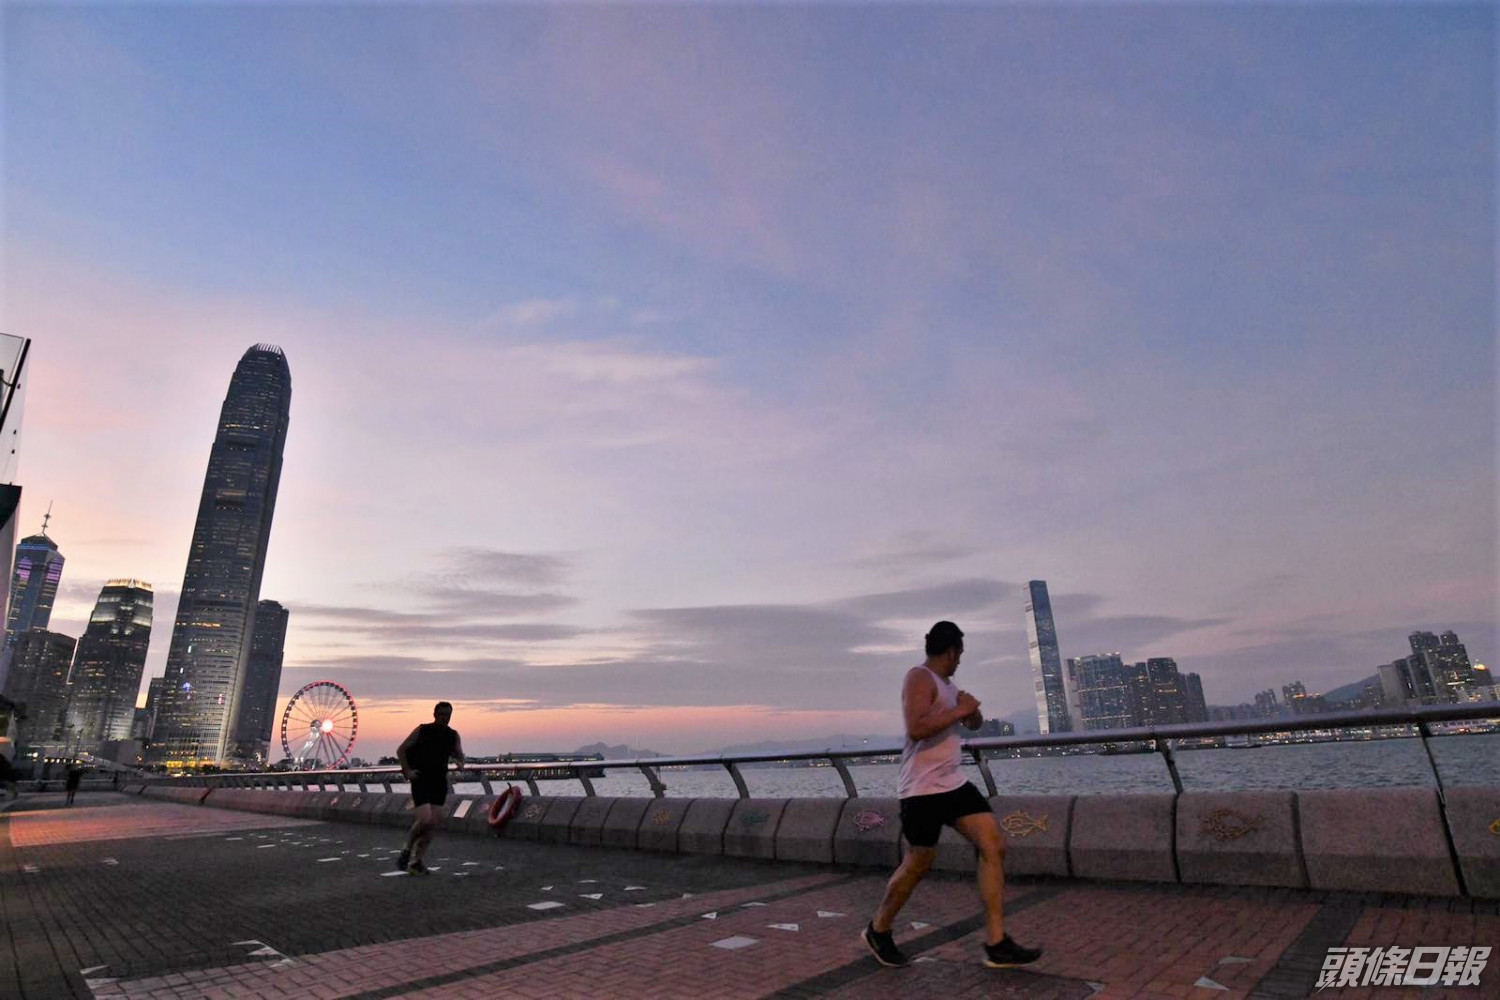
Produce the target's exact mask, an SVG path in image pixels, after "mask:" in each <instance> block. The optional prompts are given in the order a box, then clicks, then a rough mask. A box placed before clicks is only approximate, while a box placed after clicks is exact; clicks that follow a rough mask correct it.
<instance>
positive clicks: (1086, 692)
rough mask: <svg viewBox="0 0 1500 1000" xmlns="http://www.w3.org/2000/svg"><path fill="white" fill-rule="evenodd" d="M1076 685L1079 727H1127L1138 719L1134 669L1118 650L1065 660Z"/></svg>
mask: <svg viewBox="0 0 1500 1000" xmlns="http://www.w3.org/2000/svg"><path fill="white" fill-rule="evenodd" d="M1068 671H1069V673H1070V674H1071V675H1072V677H1073V683H1074V684H1075V685H1076V689H1075V690H1076V692H1077V699H1078V702H1077V704H1078V726H1079V728H1080V729H1129V728H1130V727H1132V726H1135V725H1138V720H1139V719H1140V713H1141V707H1140V694H1139V690H1138V685H1137V684H1136V679H1135V671H1134V670H1133V669H1132V668H1130V667H1127V666H1125V661H1124V660H1122V659H1120V654H1119V653H1101V654H1099V655H1097V656H1078V657H1072V658H1070V659H1069V660H1068Z"/></svg>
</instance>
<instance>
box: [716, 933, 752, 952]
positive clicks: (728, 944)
mask: <svg viewBox="0 0 1500 1000" xmlns="http://www.w3.org/2000/svg"><path fill="white" fill-rule="evenodd" d="M752 944H755V938H749V937H740V936H738V935H736V936H735V937H727V938H724V939H723V940H722V941H715V942H714V944H713V946H714V947H715V948H723V949H724V950H725V951H734V950H735V949H737V948H748V947H750V946H751V945H752Z"/></svg>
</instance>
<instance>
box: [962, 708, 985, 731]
mask: <svg viewBox="0 0 1500 1000" xmlns="http://www.w3.org/2000/svg"><path fill="white" fill-rule="evenodd" d="M963 724H964V728H965V729H967V730H969V731H970V732H972V731H974V730H976V729H978V728H979V727H980V726H982V725H984V713H983V712H981V711H980V710H979V709H977V708H976V709H974V711H972V712H970V713H969V714H968V715H966V716H964V717H963Z"/></svg>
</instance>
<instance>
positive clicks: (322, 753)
mask: <svg viewBox="0 0 1500 1000" xmlns="http://www.w3.org/2000/svg"><path fill="white" fill-rule="evenodd" d="M358 729H359V709H358V708H357V707H355V704H354V698H353V697H351V696H350V694H349V692H348V691H347V690H346V689H345V688H344V686H343V685H342V684H335V683H334V682H333V681H313V682H312V683H311V684H309V685H307V686H306V687H304V688H303V689H302V690H300V691H298V692H297V693H296V694H294V695H292V700H291V701H289V702H287V704H286V710H285V711H284V712H282V713H281V749H282V750H283V751H285V752H286V755H287V756H288V757H290V758H291V759H292V760H293V761H295V762H296V764H297V766H298V767H307V766H311V767H337V766H338V765H339V764H343V763H345V762H346V761H348V759H349V750H350V749H351V748H352V747H353V746H354V734H355V732H356V731H358Z"/></svg>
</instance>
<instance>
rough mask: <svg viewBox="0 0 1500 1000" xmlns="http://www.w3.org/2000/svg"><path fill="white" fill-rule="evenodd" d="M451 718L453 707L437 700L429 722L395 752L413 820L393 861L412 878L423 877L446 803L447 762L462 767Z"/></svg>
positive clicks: (455, 731)
mask: <svg viewBox="0 0 1500 1000" xmlns="http://www.w3.org/2000/svg"><path fill="white" fill-rule="evenodd" d="M452 718H453V706H452V705H450V704H448V702H446V701H440V702H438V703H437V704H436V705H434V706H433V708H432V721H431V722H424V723H422V724H421V725H420V726H418V727H417V728H416V729H413V730H412V731H411V735H410V736H408V737H407V738H406V740H405V742H403V743H402V744H401V746H399V747H398V748H397V749H396V760H398V761H399V762H400V763H401V776H402V777H403V778H405V779H406V780H407V781H409V782H411V802H412V808H413V810H414V811H415V813H416V819H415V821H414V822H413V823H412V825H411V832H410V833H408V834H407V836H406V846H405V847H403V848H402V849H401V853H400V854H399V855H398V856H397V858H396V867H397V868H400V869H401V870H403V871H408V872H411V873H412V874H413V875H426V874H427V866H426V865H424V864H423V863H422V855H423V854H424V853H426V851H427V845H428V844H430V843H431V842H432V834H433V831H434V830H436V829H437V824H438V820H439V818H441V816H442V813H441V811H440V810H441V809H442V806H443V803H444V802H446V801H447V800H448V761H449V759H452V760H456V761H458V766H459V767H463V766H464V748H463V742H462V741H461V740H460V739H459V738H458V730H456V729H453V728H451V727H450V726H449V725H448V720H450V719H452Z"/></svg>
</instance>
